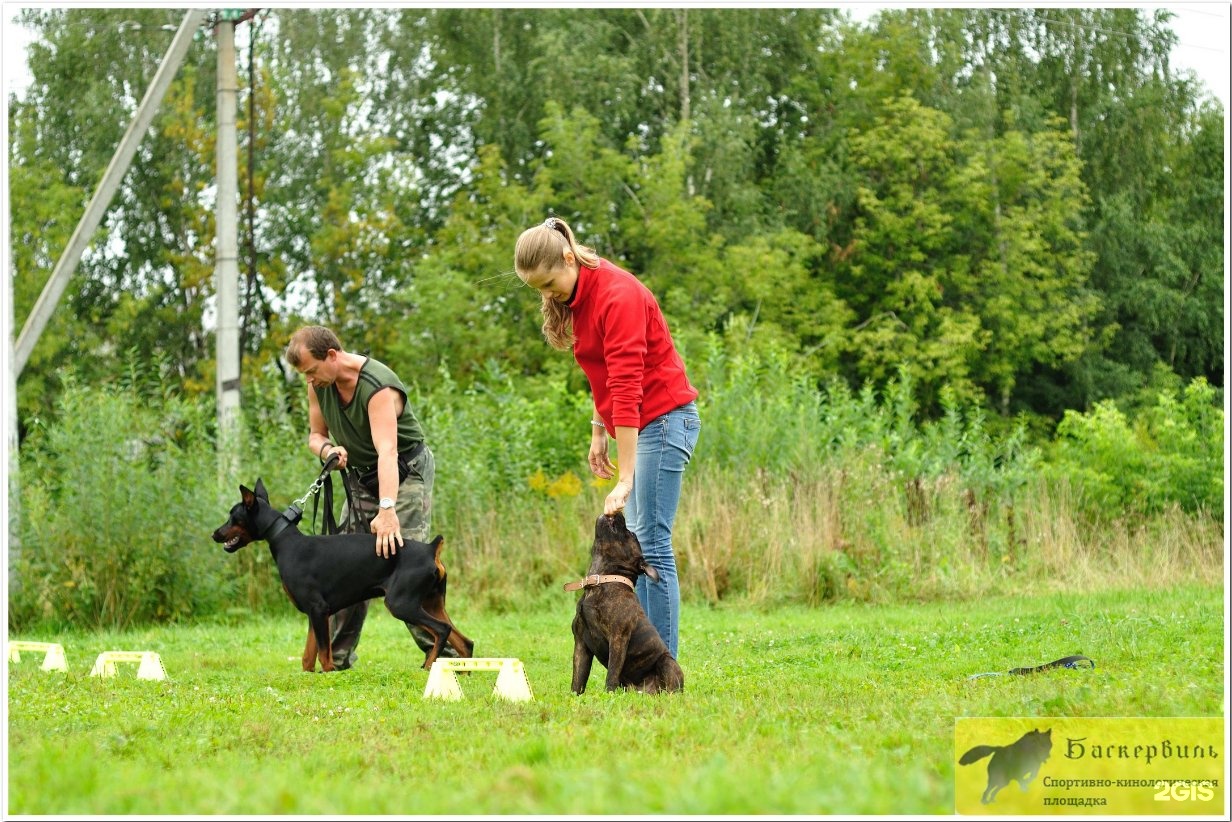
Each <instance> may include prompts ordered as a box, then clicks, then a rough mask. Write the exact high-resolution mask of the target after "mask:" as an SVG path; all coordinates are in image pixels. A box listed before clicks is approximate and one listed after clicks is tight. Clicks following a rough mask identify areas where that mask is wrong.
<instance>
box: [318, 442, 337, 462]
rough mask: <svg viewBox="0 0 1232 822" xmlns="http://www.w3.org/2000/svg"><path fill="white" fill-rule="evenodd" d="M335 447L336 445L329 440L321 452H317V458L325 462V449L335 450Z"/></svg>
mask: <svg viewBox="0 0 1232 822" xmlns="http://www.w3.org/2000/svg"><path fill="white" fill-rule="evenodd" d="M333 447H334V444H333V443H332V442H329V441H328V440H327V441H326V442H325V444H324V445H322V446H321V449H320V450H319V451H317V457H318V458H319V459H322V460H324V459H325V449H326V448H333Z"/></svg>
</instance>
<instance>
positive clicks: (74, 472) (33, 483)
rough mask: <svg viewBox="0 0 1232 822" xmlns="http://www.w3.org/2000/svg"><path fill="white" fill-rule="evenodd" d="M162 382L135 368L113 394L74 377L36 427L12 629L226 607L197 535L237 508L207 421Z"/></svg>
mask: <svg viewBox="0 0 1232 822" xmlns="http://www.w3.org/2000/svg"><path fill="white" fill-rule="evenodd" d="M162 379H165V374H160V373H158V372H157V371H153V370H151V371H142V370H134V372H133V379H132V380H131V381H129V382H128V383H126V384H122V385H113V386H110V387H108V388H106V389H99V388H95V387H91V386H87V385H84V384H81V383H78V382H76V381H75V380H73V379H69V380H67V383H66V387H65V389H64V391H63V392H62V393H61V394H60V397H59V400H58V408H57V411H58V414H57V417H56V419H55V421H54V422H51V423H48V424H47V425H45V426H38V427H36V428H35V430H34V431H33V432H32V433H31V435H30V438H29V440H28V441H27V443H26V445H25V446H24V448H23V465H24V470H23V471H22V473H21V488H22V495H21V524H22V527H21V529H20V530H19V532H18V540H17V542H16V544H15V545H13V546H12V547H11V548H10V550H11V551H12V553H13V554H14V555H15V563H14V577H13V579H14V585H13V587H11V588H10V600H9V619H10V622H11V624H13V625H15V626H22V625H28V624H30V623H31V622H63V623H72V624H79V625H94V626H100V627H103V626H105V627H125V626H128V625H132V624H140V623H147V622H151V621H155V622H166V621H174V620H181V619H185V618H188V617H190V616H196V615H199V614H202V613H210V612H214V611H217V610H219V609H220V608H222V607H223V606H224V604H225V603H226V600H227V588H226V583H225V579H224V576H223V574H222V571H221V568H220V566H219V565H218V564H217V563H216V562H213V561H212V558H211V556H210V554H209V553H208V552H207V551H206V549H205V548H204V546H203V544H202V542H201V540H200V539H199V537H198V535H199V534H200V531H201V529H202V528H203V527H204V526H205V524H206V523H209V522H211V521H212V520H215V519H217V520H218V522H216V523H214V525H215V526H216V525H217V524H219V523H221V522H222V519H223V517H222V513H223V512H224V511H225V510H226V508H227V507H228V506H226V505H224V503H223V500H222V499H221V498H220V497H219V495H218V494H217V493H215V492H214V491H213V490H212V489H214V488H215V487H216V484H215V483H214V482H212V479H213V477H214V476H215V472H216V470H217V464H216V461H215V455H214V452H213V448H212V443H211V438H210V435H209V432H208V425H207V421H208V419H209V418H208V416H206V414H205V413H203V412H204V410H205V409H203V408H202V407H201V406H200V405H199V404H197V403H194V402H192V401H190V400H185V399H184V398H183V397H181V396H179V395H178V394H177V393H175V392H174V391H164V390H162V389H160V388H159V383H160V382H161V380H162ZM212 527H213V526H211V528H212Z"/></svg>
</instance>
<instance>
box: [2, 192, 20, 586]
mask: <svg viewBox="0 0 1232 822" xmlns="http://www.w3.org/2000/svg"><path fill="white" fill-rule="evenodd" d="M5 182H6V183H7V182H8V181H7V180H5ZM0 196H3V198H4V199H5V200H6V201H7V199H8V187H7V186H5V190H4V192H3V194H0ZM4 213H5V214H8V205H7V202H6V204H5V208H4ZM12 239H13V238H12V229H11V228H10V229H9V236H8V238H7V240H8V245H7V247H6V248H5V251H4V258H5V265H4V275H3V276H4V285H3V286H2V287H0V338H3V341H4V342H3V345H4V351H3V359H2V360H0V367H3V369H4V425H3V431H4V456H5V466H6V468H0V476H2V477H4V489H3V493H4V498H3V499H0V519H2V520H3V521H4V524H3V527H4V528H5V529H7V531H6V533H7V534H8V552H7V554H8V558H9V565H8V571H9V572H8V587H7V589H6V593H5V596H4V601H5V602H8V598H9V595H10V594H11V593H12V592H13V591H16V590H17V589H18V588H19V587H20V585H21V578H20V575H19V574H18V571H17V565H18V560H20V559H21V528H20V525H21V483H20V481H19V480H20V477H19V476H18V469H19V468H20V466H21V463H20V462H19V461H18V459H17V371H16V370H15V369H14V368H13V344H12V343H13V332H12V328H13V278H14V277H15V276H16V273H17V270H16V268H15V266H14V265H13V260H12V257H11V255H12V251H11V249H12V248H13V243H12Z"/></svg>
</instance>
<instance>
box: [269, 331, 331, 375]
mask: <svg viewBox="0 0 1232 822" xmlns="http://www.w3.org/2000/svg"><path fill="white" fill-rule="evenodd" d="M331 348H332V349H334V350H335V351H342V350H343V348H342V341H341V340H339V339H338V335H337V334H335V333H334V332H333V331H331V330H330V329H328V328H326V327H325V326H323V325H306V326H304V327H303V328H301V329H300V330H299V331H296V332H295V333H294V334H292V335H291V341H290V342H288V343H287V350H286V352H285V353H284V354H283V357H284V359H286V361H287V362H288V363H289V364H290V366H291V367H292V368H299V365H300V352H301V351H307V352H308V353H309V354H311V355H312V356H313V357H314V358H316V359H318V360H323V359H325V358H326V357H327V356H328V355H329V351H330V349H331Z"/></svg>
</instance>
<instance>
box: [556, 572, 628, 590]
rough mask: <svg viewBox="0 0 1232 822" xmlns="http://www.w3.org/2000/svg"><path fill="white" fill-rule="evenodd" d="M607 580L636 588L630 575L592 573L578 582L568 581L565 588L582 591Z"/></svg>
mask: <svg viewBox="0 0 1232 822" xmlns="http://www.w3.org/2000/svg"><path fill="white" fill-rule="evenodd" d="M605 582H623V583H624V584H625V585H628V586H629V587H630V588H634V585H633V581H632V580H630V579H629V578H628V577H622V576H620V575H619V574H591V575H590V576H588V577H586V578H585V579H579V580H578V581H577V582H566V583H565V590H566V591H580V590H582V589H583V588H593V587H595V586H596V585H602V584H603V583H605ZM634 590H636V589H634Z"/></svg>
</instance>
